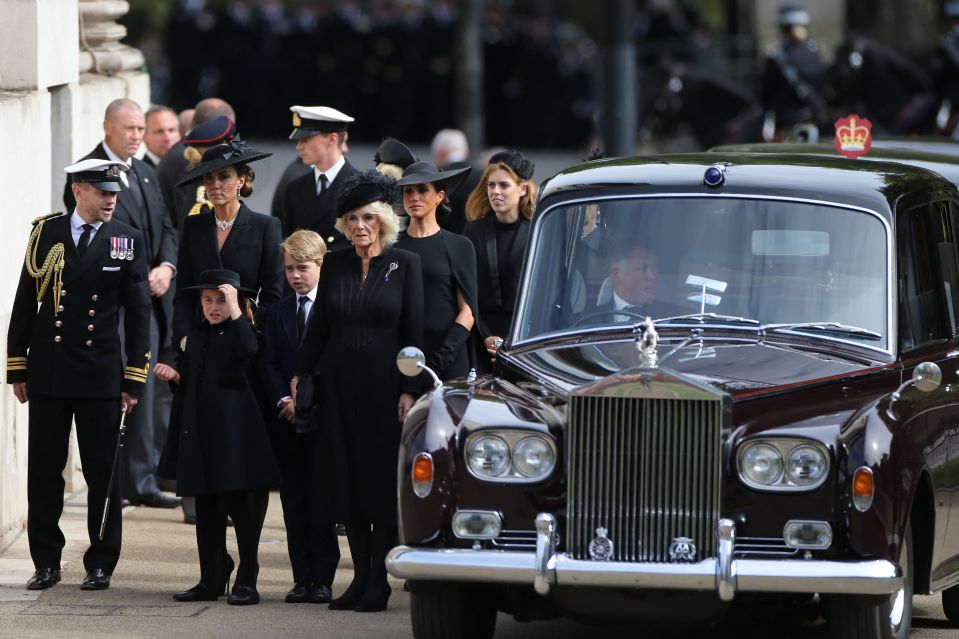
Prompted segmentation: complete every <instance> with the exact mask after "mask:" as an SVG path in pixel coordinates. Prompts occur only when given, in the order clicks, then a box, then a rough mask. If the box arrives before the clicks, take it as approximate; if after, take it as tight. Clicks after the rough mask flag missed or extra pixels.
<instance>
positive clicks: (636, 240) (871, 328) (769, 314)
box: [514, 197, 889, 348]
mask: <svg viewBox="0 0 959 639" xmlns="http://www.w3.org/2000/svg"><path fill="white" fill-rule="evenodd" d="M534 242H535V244H534V246H533V248H532V257H531V266H530V271H529V280H528V283H527V288H526V294H525V300H523V303H522V305H521V314H520V315H519V317H518V321H517V323H516V324H515V331H516V334H515V336H514V339H515V341H517V342H519V341H522V340H525V339H529V338H533V337H538V336H543V335H549V334H553V333H562V332H567V331H571V330H578V329H580V328H589V327H597V326H606V325H610V326H622V325H627V324H633V323H635V322H636V321H637V317H640V316H645V315H649V316H651V317H653V318H654V319H658V320H659V319H663V318H668V317H674V316H677V315H686V314H694V313H701V312H705V313H715V314H721V315H726V316H734V317H743V318H749V319H752V320H756V322H758V323H761V324H774V323H795V322H834V323H838V324H843V325H849V326H855V327H860V328H863V329H866V331H868V332H872V333H878V334H879V335H880V337H879V338H878V339H877V338H876V337H875V335H873V336H871V337H868V336H866V335H865V332H862V335H860V336H859V337H853V338H852V339H854V340H860V339H861V340H863V341H864V342H865V341H868V342H869V344H868V345H869V346H872V347H879V348H885V347H886V343H887V342H886V340H887V335H886V334H887V332H888V331H887V307H888V304H887V288H888V286H887V279H888V272H889V265H888V259H887V255H888V249H887V246H888V243H887V238H886V225H885V224H884V223H883V222H882V221H881V219H880V218H879V217H878V216H876V215H874V214H871V213H867V212H862V211H857V210H850V209H844V208H838V207H830V206H825V205H818V204H811V203H802V202H793V201H779V200H767V199H745V198H744V199H735V198H676V197H674V198H636V199H623V200H604V201H600V202H592V203H577V204H574V205H570V206H562V207H556V208H554V209H551V210H549V211H547V212H546V213H544V214H543V217H542V218H541V219H540V220H539V225H538V229H537V232H536V234H535V239H534Z"/></svg>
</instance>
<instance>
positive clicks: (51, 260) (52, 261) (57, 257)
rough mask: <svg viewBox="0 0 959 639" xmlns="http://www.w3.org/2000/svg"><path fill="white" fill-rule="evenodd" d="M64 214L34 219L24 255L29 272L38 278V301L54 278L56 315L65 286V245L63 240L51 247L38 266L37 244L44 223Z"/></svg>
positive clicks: (54, 308) (38, 301) (31, 275)
mask: <svg viewBox="0 0 959 639" xmlns="http://www.w3.org/2000/svg"><path fill="white" fill-rule="evenodd" d="M60 215H63V213H62V212H61V211H54V212H53V213H48V214H46V215H41V216H40V217H38V218H37V219H35V220H34V221H33V230H32V231H31V232H30V239H28V240H27V253H26V255H25V256H24V260H23V263H24V266H26V268H27V274H28V275H30V277H32V278H33V279H34V280H36V285H37V303H40V301H41V300H43V296H44V295H45V294H46V292H47V288H48V287H49V286H50V280H51V279H53V310H54V315H56V313H57V309H58V308H59V307H60V289H61V288H63V266H64V259H63V257H64V253H65V250H64V247H63V242H57V243H56V244H54V245H53V246H51V247H50V252H49V253H47V256H46V258H44V260H43V265H42V266H40V267H39V268H38V267H37V244H39V240H40V232H41V231H42V230H43V223H44V222H46V221H47V220H48V219H50V218H52V217H57V216H60Z"/></svg>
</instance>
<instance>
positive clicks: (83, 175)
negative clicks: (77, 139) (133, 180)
mask: <svg viewBox="0 0 959 639" xmlns="http://www.w3.org/2000/svg"><path fill="white" fill-rule="evenodd" d="M128 169H129V167H128V166H127V165H126V164H124V163H123V162H117V161H116V160H100V159H96V158H90V159H88V160H80V161H79V162H77V163H76V164H71V165H70V166H67V167H64V168H63V170H64V172H66V173H67V174H68V175H69V176H70V181H71V182H73V183H74V184H77V183H80V182H88V183H90V184H92V185H93V186H95V187H97V188H98V189H100V190H101V191H112V192H116V191H123V190H126V188H127V182H126V176H125V175H124V173H125V172H126V171H127V170H128Z"/></svg>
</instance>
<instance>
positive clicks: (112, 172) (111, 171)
mask: <svg viewBox="0 0 959 639" xmlns="http://www.w3.org/2000/svg"><path fill="white" fill-rule="evenodd" d="M105 175H106V176H107V177H108V178H114V179H117V178H119V177H120V175H121V172H120V167H119V166H117V165H116V164H113V165H111V166H110V168H108V169H107V170H106V172H105Z"/></svg>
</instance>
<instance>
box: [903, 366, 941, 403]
mask: <svg viewBox="0 0 959 639" xmlns="http://www.w3.org/2000/svg"><path fill="white" fill-rule="evenodd" d="M940 384H942V369H941V368H939V366H938V365H937V364H935V363H934V362H922V363H921V364H919V365H918V366H916V368H914V369H913V371H912V379H908V380H906V381H905V382H903V383H902V385H901V386H900V387H899V388H897V389H896V390H895V392H894V393H893V394H892V397H891V399H892V401H893V402H896V401H899V397H900V396H901V395H902V391H904V390H905V389H906V388H908V387H909V386H915V387H916V388H918V389H919V390H921V391H922V392H924V393H930V392H932V391H934V390H936V389H937V388H939V385H940Z"/></svg>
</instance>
